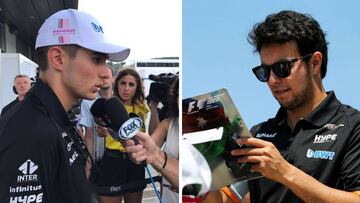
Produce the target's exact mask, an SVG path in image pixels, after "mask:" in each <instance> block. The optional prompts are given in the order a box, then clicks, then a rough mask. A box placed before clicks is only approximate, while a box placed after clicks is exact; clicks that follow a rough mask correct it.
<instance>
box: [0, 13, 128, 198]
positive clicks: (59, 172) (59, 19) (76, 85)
mask: <svg viewBox="0 0 360 203" xmlns="http://www.w3.org/2000/svg"><path fill="white" fill-rule="evenodd" d="M35 49H36V52H37V55H38V59H39V69H40V77H39V80H38V81H37V82H36V84H35V85H34V87H33V88H32V90H31V91H30V92H29V94H28V96H27V97H26V98H25V100H24V101H23V102H22V105H16V106H14V109H13V110H12V111H11V112H9V113H8V114H6V115H5V116H4V117H2V118H1V120H0V138H1V140H2V142H1V143H0V174H1V175H0V202H51V203H53V202H59V203H60V202H61V203H63V202H66V203H72V202H76V203H80V202H89V199H88V194H87V191H86V187H85V185H86V176H85V162H86V161H87V160H89V153H88V151H87V149H86V147H85V145H84V144H83V142H82V139H81V137H80V136H79V134H78V133H77V132H76V129H75V128H74V126H73V124H71V122H70V120H69V118H68V117H67V114H66V112H67V111H68V110H69V109H70V108H71V106H72V105H73V104H75V103H76V101H77V100H78V99H80V98H83V99H95V97H96V94H97V92H98V91H99V89H100V85H101V79H100V76H99V72H100V71H101V70H103V69H105V68H108V67H107V65H106V59H110V60H115V61H123V60H125V59H126V58H127V56H128V55H129V52H130V50H129V49H127V48H123V47H119V46H116V45H113V44H110V43H108V42H107V41H106V40H105V38H104V28H103V27H102V26H101V24H100V23H99V22H98V21H97V20H96V19H94V18H93V17H92V16H90V15H88V14H86V13H83V12H80V11H77V10H73V9H69V10H62V11H59V12H57V13H55V14H53V15H52V16H50V17H49V18H48V19H47V20H46V21H45V22H44V24H43V25H42V26H41V28H40V30H39V32H38V36H37V38H36V45H35Z"/></svg>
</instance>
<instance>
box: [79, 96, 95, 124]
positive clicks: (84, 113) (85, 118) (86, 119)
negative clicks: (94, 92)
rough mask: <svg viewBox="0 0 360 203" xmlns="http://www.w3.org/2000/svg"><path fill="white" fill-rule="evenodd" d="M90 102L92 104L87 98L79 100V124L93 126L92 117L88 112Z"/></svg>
mask: <svg viewBox="0 0 360 203" xmlns="http://www.w3.org/2000/svg"><path fill="white" fill-rule="evenodd" d="M92 104H93V103H92V102H91V103H90V102H89V101H87V100H83V101H82V102H81V108H80V121H79V124H80V125H83V126H85V127H93V126H94V123H93V117H92V114H91V112H90V108H91V105H92Z"/></svg>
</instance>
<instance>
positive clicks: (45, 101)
mask: <svg viewBox="0 0 360 203" xmlns="http://www.w3.org/2000/svg"><path fill="white" fill-rule="evenodd" d="M30 94H32V95H34V96H35V97H37V98H38V100H39V101H40V103H41V104H42V105H43V106H44V107H45V109H46V110H47V113H49V114H50V116H51V117H53V118H54V120H55V121H56V122H57V123H58V124H61V125H63V126H69V125H71V123H70V120H69V118H68V115H67V113H66V111H65V109H64V107H63V105H62V104H61V102H60V100H59V98H58V97H57V96H56V94H55V92H54V91H53V90H52V89H51V88H50V87H49V86H48V85H47V84H45V83H44V82H43V81H41V80H40V79H38V80H37V81H36V83H35V85H34V87H33V88H32V89H31V91H30Z"/></svg>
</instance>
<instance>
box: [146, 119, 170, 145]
mask: <svg viewBox="0 0 360 203" xmlns="http://www.w3.org/2000/svg"><path fill="white" fill-rule="evenodd" d="M169 125H170V119H164V120H163V121H161V122H160V124H159V125H158V126H157V128H156V129H155V131H154V133H153V134H152V135H151V138H152V139H153V140H154V142H155V143H156V145H157V146H158V147H160V148H161V147H162V145H163V144H164V142H165V140H166V136H167V131H168V129H169Z"/></svg>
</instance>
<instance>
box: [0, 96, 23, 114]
mask: <svg viewBox="0 0 360 203" xmlns="http://www.w3.org/2000/svg"><path fill="white" fill-rule="evenodd" d="M19 102H20V101H19V98H18V97H16V99H14V101H12V102H10V103H9V104H8V105H6V106H4V108H2V109H1V114H0V117H1V116H3V115H4V114H5V113H6V112H7V111H8V110H9V109H10V108H11V107H13V106H15V104H17V103H19Z"/></svg>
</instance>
